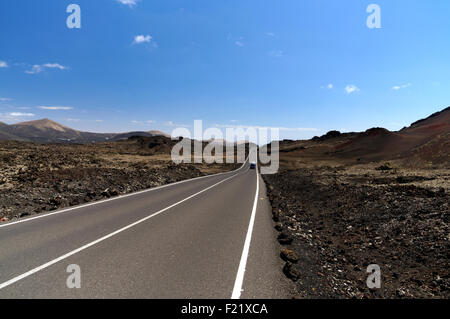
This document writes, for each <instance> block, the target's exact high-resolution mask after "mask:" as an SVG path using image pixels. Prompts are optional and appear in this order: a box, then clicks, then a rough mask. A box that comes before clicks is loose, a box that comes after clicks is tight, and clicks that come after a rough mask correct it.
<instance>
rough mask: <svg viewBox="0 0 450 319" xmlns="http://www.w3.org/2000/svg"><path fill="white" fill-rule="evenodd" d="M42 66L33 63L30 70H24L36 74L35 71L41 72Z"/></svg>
mask: <svg viewBox="0 0 450 319" xmlns="http://www.w3.org/2000/svg"><path fill="white" fill-rule="evenodd" d="M42 70H43V69H42V66H40V65H37V64H35V65H33V67H32V68H31V70H28V71H25V73H26V74H37V73H41V72H42Z"/></svg>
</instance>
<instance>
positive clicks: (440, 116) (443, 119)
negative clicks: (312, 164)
mask: <svg viewBox="0 0 450 319" xmlns="http://www.w3.org/2000/svg"><path fill="white" fill-rule="evenodd" d="M449 150H450V107H447V108H446V109H444V110H442V111H440V112H437V113H435V114H433V115H431V116H429V117H427V118H425V119H422V120H419V121H417V122H414V123H413V124H411V126H409V127H405V128H403V129H402V130H400V131H396V132H391V131H389V130H387V129H384V128H372V129H368V130H367V131H365V132H361V133H355V132H353V133H340V132H338V131H331V132H328V133H327V134H325V135H323V136H321V137H315V138H313V139H312V140H308V141H282V142H280V152H281V153H282V154H284V156H288V157H298V158H303V159H307V158H308V159H310V160H324V161H328V160H329V161H338V162H341V161H343V162H371V161H383V160H394V159H401V160H404V161H406V162H409V163H411V164H412V165H414V164H416V163H432V164H448V163H449V162H450V152H449Z"/></svg>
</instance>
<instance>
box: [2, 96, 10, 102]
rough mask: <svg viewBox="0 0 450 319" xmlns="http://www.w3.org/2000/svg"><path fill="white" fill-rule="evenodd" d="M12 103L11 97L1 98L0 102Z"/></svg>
mask: <svg viewBox="0 0 450 319" xmlns="http://www.w3.org/2000/svg"><path fill="white" fill-rule="evenodd" d="M7 101H12V99H10V98H9V97H0V102H7Z"/></svg>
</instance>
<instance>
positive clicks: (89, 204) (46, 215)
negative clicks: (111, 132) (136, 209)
mask: <svg viewBox="0 0 450 319" xmlns="http://www.w3.org/2000/svg"><path fill="white" fill-rule="evenodd" d="M247 161H248V157H247V159H246V160H245V161H244V164H242V166H241V167H239V168H238V169H235V170H234V171H229V172H222V173H217V174H213V175H206V176H199V177H194V178H191V179H186V180H183V181H179V182H175V183H171V184H167V185H162V186H158V187H154V188H149V189H144V190H142V191H138V192H134V193H130V194H125V195H121V196H117V197H113V198H109V199H103V200H99V201H96V202H92V203H88V204H83V205H79V206H74V207H70V208H67V209H63V210H58V211H56V212H53V213H43V214H40V215H39V216H35V217H30V218H26V219H22V220H18V221H15V222H9V223H6V224H3V225H0V228H3V227H8V226H12V225H16V224H21V223H25V222H29V221H32V220H35V219H39V218H44V217H48V216H52V215H56V214H61V213H65V212H69V211H72V210H76V209H80V208H85V207H89V206H93V205H98V204H103V203H106V202H109V201H113V200H117V199H121V198H125V197H129V196H134V195H139V194H143V193H147V192H152V191H155V190H158V189H162V188H166V187H169V186H175V185H179V184H183V183H186V182H192V181H194V180H198V179H203V178H207V177H213V176H219V175H223V174H229V173H234V172H237V171H239V170H241V169H242V168H243V167H244V166H245V163H247Z"/></svg>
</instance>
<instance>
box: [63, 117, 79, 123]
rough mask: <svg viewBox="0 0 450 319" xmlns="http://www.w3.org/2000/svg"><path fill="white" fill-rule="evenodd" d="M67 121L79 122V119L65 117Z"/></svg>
mask: <svg viewBox="0 0 450 319" xmlns="http://www.w3.org/2000/svg"><path fill="white" fill-rule="evenodd" d="M66 121H67V122H79V121H80V119H72V118H68V119H66Z"/></svg>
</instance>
